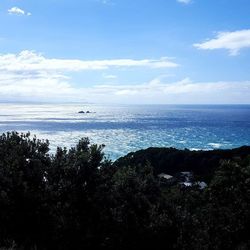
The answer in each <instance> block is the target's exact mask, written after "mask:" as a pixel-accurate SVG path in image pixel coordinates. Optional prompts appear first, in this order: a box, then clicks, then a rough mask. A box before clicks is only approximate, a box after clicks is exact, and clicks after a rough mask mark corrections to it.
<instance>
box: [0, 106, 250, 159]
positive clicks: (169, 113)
mask: <svg viewBox="0 0 250 250" xmlns="http://www.w3.org/2000/svg"><path fill="white" fill-rule="evenodd" d="M79 111H84V112H85V113H83V114H79V113H78V112H79ZM86 111H89V112H90V113H86ZM13 130H15V131H18V132H27V131H30V132H31V134H32V135H36V136H37V137H38V138H40V139H49V140H50V149H51V152H55V150H56V147H57V146H66V147H71V146H74V145H75V144H76V143H77V141H78V140H79V139H80V138H82V137H89V138H90V141H91V142H93V143H98V144H105V145H106V147H105V153H106V155H107V157H109V158H110V159H112V160H115V159H117V158H118V157H120V156H123V155H126V154H127V153H129V152H131V151H136V150H139V149H144V148H148V147H175V148H179V149H184V148H188V149H191V150H200V149H204V150H210V149H228V148H235V147H239V146H242V145H250V105H136V106H135V105H134V106H133V105H95V104H0V132H1V133H3V132H6V131H13Z"/></svg>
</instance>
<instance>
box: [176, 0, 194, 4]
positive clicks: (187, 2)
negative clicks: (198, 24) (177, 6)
mask: <svg viewBox="0 0 250 250" xmlns="http://www.w3.org/2000/svg"><path fill="white" fill-rule="evenodd" d="M191 1H192V0H177V2H179V3H184V4H189V3H191Z"/></svg>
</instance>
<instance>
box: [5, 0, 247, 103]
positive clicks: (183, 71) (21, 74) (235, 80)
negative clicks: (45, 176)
mask: <svg viewBox="0 0 250 250" xmlns="http://www.w3.org/2000/svg"><path fill="white" fill-rule="evenodd" d="M249 9H250V1H249V0H191V1H189V0H154V1H150V0H81V1H80V0H71V1H69V0H67V1H66V0H43V1H34V0H2V1H1V2H0V101H48V102H51V101H57V102H62V101H67V102H69V101H87V102H100V103H103V102H111V103H162V104H163V103H181V104H183V103H192V104H193V103H250V101H249V100H250V70H249V63H250V15H249Z"/></svg>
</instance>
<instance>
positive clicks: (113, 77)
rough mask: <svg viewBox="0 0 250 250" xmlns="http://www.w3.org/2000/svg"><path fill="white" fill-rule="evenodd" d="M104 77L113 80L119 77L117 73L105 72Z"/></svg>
mask: <svg viewBox="0 0 250 250" xmlns="http://www.w3.org/2000/svg"><path fill="white" fill-rule="evenodd" d="M103 78H105V79H110V80H113V79H117V76H116V75H106V74H103Z"/></svg>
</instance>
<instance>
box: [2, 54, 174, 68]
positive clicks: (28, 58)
mask: <svg viewBox="0 0 250 250" xmlns="http://www.w3.org/2000/svg"><path fill="white" fill-rule="evenodd" d="M177 66H178V65H177V64H176V63H174V62H172V61H170V60H168V59H167V58H161V59H158V60H152V59H143V60H134V59H115V60H94V61H85V60H77V59H72V60H70V59H48V58H45V57H44V56H42V55H41V54H37V53H35V52H32V51H28V50H26V51H22V52H21V53H19V54H5V55H0V70H6V71H22V72H29V71H33V72H34V71H84V70H105V69H109V68H112V67H147V68H173V67H177Z"/></svg>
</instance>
